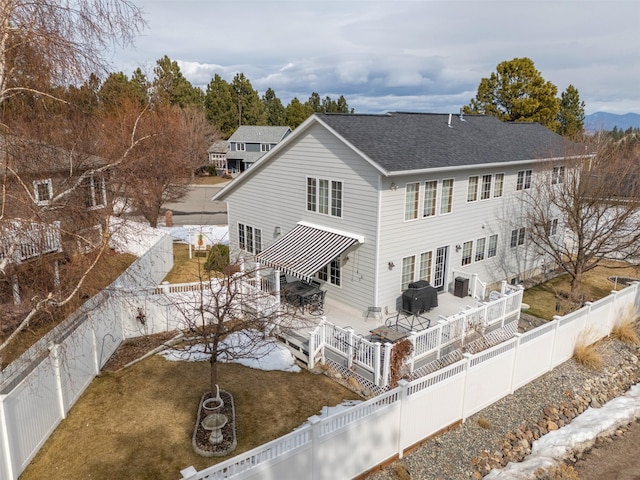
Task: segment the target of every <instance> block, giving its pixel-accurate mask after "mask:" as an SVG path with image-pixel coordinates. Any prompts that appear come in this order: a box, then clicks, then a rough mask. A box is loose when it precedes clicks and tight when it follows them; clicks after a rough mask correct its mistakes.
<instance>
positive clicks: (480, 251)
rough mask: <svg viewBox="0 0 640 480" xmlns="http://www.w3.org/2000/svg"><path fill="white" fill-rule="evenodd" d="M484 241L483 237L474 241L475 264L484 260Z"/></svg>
mask: <svg viewBox="0 0 640 480" xmlns="http://www.w3.org/2000/svg"><path fill="white" fill-rule="evenodd" d="M486 241H487V239H486V238H484V237H483V238H479V239H478V240H476V262H479V261H481V260H484V247H485V243H486Z"/></svg>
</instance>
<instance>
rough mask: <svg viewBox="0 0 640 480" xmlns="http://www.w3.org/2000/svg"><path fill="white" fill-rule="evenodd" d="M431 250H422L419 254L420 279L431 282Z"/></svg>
mask: <svg viewBox="0 0 640 480" xmlns="http://www.w3.org/2000/svg"><path fill="white" fill-rule="evenodd" d="M432 261H433V252H423V253H421V254H420V280H426V281H427V282H429V283H431V264H432Z"/></svg>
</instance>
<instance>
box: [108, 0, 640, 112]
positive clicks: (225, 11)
mask: <svg viewBox="0 0 640 480" xmlns="http://www.w3.org/2000/svg"><path fill="white" fill-rule="evenodd" d="M134 2H135V3H136V4H137V5H140V6H142V7H143V8H144V10H145V11H146V12H147V19H148V21H149V30H148V31H146V32H145V34H144V35H143V36H141V37H140V39H139V41H138V42H137V49H136V50H127V51H122V50H120V51H117V52H116V53H115V55H114V63H115V65H116V69H117V70H123V71H125V72H127V70H129V71H132V70H133V69H134V68H135V67H136V66H140V65H153V64H154V63H155V60H157V59H158V58H161V57H162V56H163V55H165V54H166V55H168V56H169V57H170V58H171V59H172V60H176V61H178V62H179V65H180V68H181V70H182V71H183V73H184V75H185V76H186V77H187V78H188V79H189V80H190V81H191V82H192V83H193V84H195V85H198V86H201V87H204V86H206V84H208V83H209V81H210V80H211V78H212V77H213V75H215V74H219V75H220V76H221V77H222V78H224V79H225V80H227V81H231V80H232V79H233V76H234V75H235V74H236V73H238V72H242V73H244V74H245V76H246V77H247V78H248V79H249V80H250V81H251V83H252V85H253V87H254V88H255V89H257V90H258V92H259V93H260V94H263V93H264V92H265V91H266V89H267V88H272V89H273V90H274V91H275V92H276V94H277V95H278V97H279V98H280V99H281V100H282V101H283V103H284V104H285V105H286V104H287V103H288V102H289V101H290V100H291V98H293V96H297V97H298V98H300V99H301V100H306V99H307V98H308V97H309V95H310V94H311V93H312V92H317V93H319V94H320V95H321V96H325V95H331V96H334V95H337V96H339V95H344V96H345V98H346V99H347V102H348V103H349V106H351V107H354V108H355V109H356V111H359V112H367V111H370V110H369V109H371V108H375V109H376V111H377V110H378V109H379V108H382V109H383V110H385V111H386V110H391V109H392V108H393V107H394V106H406V107H411V106H412V105H413V106H414V108H416V107H419V106H422V105H425V106H427V107H428V108H434V109H438V110H434V111H443V110H440V109H445V108H453V107H455V109H454V110H453V111H457V110H458V109H459V107H460V106H462V105H464V104H467V103H468V102H469V99H470V98H471V97H472V96H474V95H475V91H476V89H477V86H478V84H479V83H480V80H481V79H482V78H483V77H487V76H489V75H490V74H491V73H492V72H493V71H495V68H496V66H497V65H498V63H500V62H502V61H505V60H511V59H513V58H516V57H529V58H531V59H532V60H533V61H534V62H535V64H536V67H537V68H538V70H539V71H540V72H541V73H542V76H543V77H544V78H545V79H547V80H549V81H551V82H553V83H554V84H555V85H556V86H557V87H558V90H559V91H560V92H561V91H563V90H564V89H565V88H566V87H567V86H568V85H569V84H572V85H574V86H575V87H576V88H577V89H578V91H579V92H580V96H581V98H582V99H583V100H584V101H585V102H586V109H587V113H589V112H590V111H594V110H595V109H600V108H602V107H603V106H604V105H607V108H610V109H611V111H613V112H614V113H626V112H627V111H640V89H638V88H637V79H638V78H640V62H639V61H638V60H639V59H640V29H638V28H637V21H638V18H640V2H635V1H617V2H609V1H606V0H593V1H589V2H573V1H566V0H553V1H550V0H549V1H547V0H536V1H534V0H528V1H525V0H512V1H510V2H504V1H494V0H486V1H482V2H479V1H460V0H399V1H395V2H391V1H374V0H371V1H370V0H366V1H365V0H341V1H335V0H328V1H325V0H261V1H253V0H236V1H234V2H205V1H194V0H185V1H183V2H180V3H178V2H170V1H154V0H134ZM460 101H462V103H460ZM384 102H389V104H388V107H387V108H384V107H383V106H382V105H383V103H384Z"/></svg>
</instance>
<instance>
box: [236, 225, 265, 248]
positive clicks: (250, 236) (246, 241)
mask: <svg viewBox="0 0 640 480" xmlns="http://www.w3.org/2000/svg"><path fill="white" fill-rule="evenodd" d="M238 246H239V247H240V250H245V251H247V252H249V253H254V254H258V253H260V252H261V251H262V230H261V229H259V228H255V227H251V226H249V225H245V224H243V223H239V224H238Z"/></svg>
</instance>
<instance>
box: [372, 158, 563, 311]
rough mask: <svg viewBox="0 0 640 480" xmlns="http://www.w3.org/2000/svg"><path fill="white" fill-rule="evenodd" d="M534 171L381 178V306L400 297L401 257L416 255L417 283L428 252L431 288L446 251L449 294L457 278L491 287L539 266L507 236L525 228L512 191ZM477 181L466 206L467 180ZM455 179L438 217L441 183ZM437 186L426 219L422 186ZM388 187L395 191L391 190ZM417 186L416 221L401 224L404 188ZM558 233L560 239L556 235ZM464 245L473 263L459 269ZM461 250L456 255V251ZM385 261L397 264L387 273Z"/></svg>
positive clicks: (514, 168)
mask: <svg viewBox="0 0 640 480" xmlns="http://www.w3.org/2000/svg"><path fill="white" fill-rule="evenodd" d="M521 170H532V174H534V175H535V173H534V172H535V163H534V162H532V163H530V164H521V165H503V166H498V167H491V168H487V167H483V166H478V167H475V168H469V169H464V170H463V169H459V170H457V171H451V170H449V171H447V170H441V171H438V172H434V173H431V174H429V173H426V174H418V175H407V176H401V177H394V178H393V179H389V178H385V179H383V181H382V191H381V195H382V203H381V214H380V261H379V266H378V268H379V272H380V278H379V299H378V302H379V305H380V306H382V307H386V309H387V310H388V311H395V310H396V309H397V307H398V306H399V301H400V300H401V293H402V285H403V278H402V273H403V272H402V270H403V268H402V266H403V258H405V257H411V256H415V273H414V275H413V278H412V280H418V279H421V278H422V277H421V271H420V264H421V254H422V253H425V252H432V257H431V268H430V275H431V278H430V280H431V283H432V284H433V280H434V269H435V260H436V252H437V249H438V248H440V247H447V248H448V258H447V261H446V265H445V278H444V289H446V290H449V291H453V285H454V278H455V276H456V273H459V272H464V273H466V274H469V275H471V274H474V273H475V274H478V275H479V278H480V280H481V281H483V282H485V283H489V284H491V283H495V282H499V281H501V280H510V279H512V278H513V277H516V276H518V275H519V274H522V273H523V272H526V271H529V270H531V269H533V268H535V266H536V265H537V264H538V263H539V262H540V260H541V258H540V257H539V256H538V255H535V254H534V252H533V251H532V248H531V246H530V245H529V244H528V242H527V241H526V238H525V241H524V244H522V245H518V246H516V247H513V248H512V247H511V246H510V242H511V232H512V230H514V229H520V228H522V227H524V226H525V223H526V222H525V220H524V214H523V212H522V203H521V201H520V200H521V196H522V195H524V194H525V192H523V191H517V190H516V184H517V178H518V171H521ZM496 174H503V175H504V182H503V192H502V196H501V197H494V187H495V178H496ZM483 175H491V178H492V190H491V193H490V197H489V198H488V199H485V200H481V199H480V194H481V188H482V177H483ZM471 176H477V177H478V179H479V182H478V183H479V185H478V190H477V191H478V193H477V195H478V199H477V200H475V201H472V202H468V201H467V193H468V186H469V178H470V177H471ZM445 179H453V180H454V183H453V202H452V208H451V213H446V214H440V213H439V208H440V199H441V194H442V193H441V188H442V181H443V180H445ZM427 181H437V182H438V183H437V185H438V188H437V197H436V215H434V216H427V217H425V216H424V213H423V212H424V210H423V209H424V197H425V182H427ZM392 182H393V183H394V184H395V187H396V188H395V189H394V188H392V185H391V184H392ZM415 182H419V183H420V191H419V199H418V205H419V210H418V218H417V219H412V220H405V216H404V214H405V199H406V192H407V184H410V183H415ZM560 230H561V229H559V231H558V234H559V235H560V234H561V233H560ZM495 234H497V235H498V241H497V249H496V254H495V255H494V256H492V257H489V256H488V246H489V238H490V237H491V236H492V235H495ZM482 238H484V239H485V247H484V249H483V251H484V255H483V258H481V259H476V248H477V245H478V239H482ZM465 242H472V251H471V261H470V262H469V263H468V264H466V265H463V264H462V259H463V254H464V253H465V252H464V249H463V248H462V247H463V246H464V245H465ZM458 245H459V246H460V247H461V248H460V249H459V250H458V249H457V248H456V246H458ZM389 262H391V263H392V264H393V265H395V266H394V267H393V268H389Z"/></svg>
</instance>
